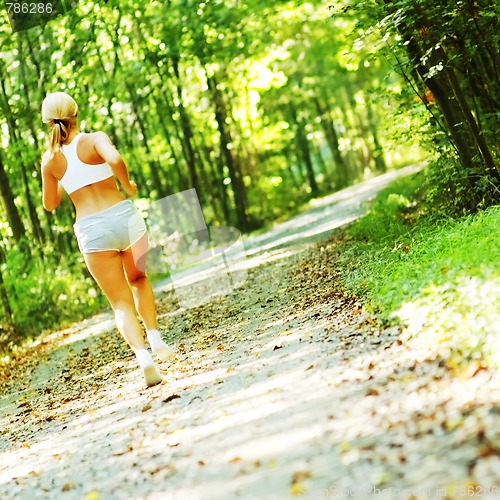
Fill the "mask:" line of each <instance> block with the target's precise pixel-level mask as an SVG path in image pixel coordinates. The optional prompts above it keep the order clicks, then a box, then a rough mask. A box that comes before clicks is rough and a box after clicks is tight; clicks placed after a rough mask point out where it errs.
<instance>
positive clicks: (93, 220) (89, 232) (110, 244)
mask: <svg viewBox="0 0 500 500" xmlns="http://www.w3.org/2000/svg"><path fill="white" fill-rule="evenodd" d="M73 228H74V230H75V235H76V239H77V240H78V246H79V247H80V251H81V252H82V253H93V252H104V251H106V250H116V251H123V250H127V249H129V248H130V247H131V246H132V245H133V244H134V243H136V242H137V241H139V240H140V239H141V238H142V237H143V236H144V234H146V231H147V228H146V224H145V222H144V219H143V218H142V216H141V214H140V213H139V211H138V210H137V208H136V207H135V205H134V203H133V202H132V201H131V200H123V201H120V202H119V203H117V204H116V205H113V206H112V207H110V208H107V209H106V210H103V211H102V212H98V213H96V214H93V215H88V216H87V217H82V218H81V219H78V220H77V221H76V222H75V224H74V225H73Z"/></svg>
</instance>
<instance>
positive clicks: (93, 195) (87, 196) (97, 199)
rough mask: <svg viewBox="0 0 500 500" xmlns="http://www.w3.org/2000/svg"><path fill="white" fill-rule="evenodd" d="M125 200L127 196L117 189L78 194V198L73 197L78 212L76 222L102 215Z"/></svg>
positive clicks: (88, 191)
mask: <svg viewBox="0 0 500 500" xmlns="http://www.w3.org/2000/svg"><path fill="white" fill-rule="evenodd" d="M125 200H126V198H125V196H123V194H122V193H120V192H119V191H118V190H117V189H116V188H115V189H113V190H111V189H107V190H105V191H104V190H101V191H100V192H96V191H95V190H86V192H81V193H78V196H74V197H73V196H72V197H71V201H72V202H73V205H74V206H75V210H76V220H80V219H83V218H85V217H89V216H91V215H95V214H98V213H101V212H103V211H105V210H108V209H110V208H112V207H114V206H115V205H117V204H118V203H121V202H123V201H125Z"/></svg>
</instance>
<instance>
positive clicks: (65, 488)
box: [62, 483, 75, 491]
mask: <svg viewBox="0 0 500 500" xmlns="http://www.w3.org/2000/svg"><path fill="white" fill-rule="evenodd" d="M74 487H75V485H74V484H73V483H64V484H63V487H62V490H63V491H71V490H72V489H73V488H74Z"/></svg>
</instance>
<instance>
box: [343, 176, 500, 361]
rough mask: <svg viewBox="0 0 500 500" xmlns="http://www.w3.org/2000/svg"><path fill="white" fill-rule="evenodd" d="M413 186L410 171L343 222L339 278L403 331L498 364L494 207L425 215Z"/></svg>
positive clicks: (499, 287)
mask: <svg viewBox="0 0 500 500" xmlns="http://www.w3.org/2000/svg"><path fill="white" fill-rule="evenodd" d="M420 185H421V176H420V175H417V176H416V177H414V178H412V179H410V180H406V181H404V180H403V181H400V182H398V183H397V184H395V185H393V186H391V188H389V189H388V190H386V191H384V192H383V193H381V194H380V196H379V197H378V198H377V200H376V202H375V203H374V204H373V206H372V209H371V210H370V212H369V213H368V214H367V216H366V217H364V218H363V219H361V220H359V221H358V222H356V223H354V224H353V225H352V226H351V227H350V229H349V231H348V234H349V235H350V237H351V238H352V239H351V241H350V242H349V243H348V244H347V246H346V248H345V249H343V252H342V256H341V264H342V266H344V267H345V268H346V269H348V270H349V272H346V273H345V275H344V284H345V285H346V286H347V287H348V288H349V289H350V290H352V291H353V292H355V293H356V294H358V295H359V296H361V297H364V299H365V301H366V306H367V307H368V308H372V309H373V310H375V311H376V312H377V313H378V314H379V315H380V317H381V318H382V319H383V320H385V321H388V322H393V321H397V322H399V323H402V324H403V325H405V326H406V335H407V336H418V337H419V338H420V339H421V340H422V341H425V342H427V343H428V344H429V345H431V344H439V343H443V344H446V345H449V347H450V349H451V351H452V352H453V353H458V356H459V357H460V358H461V359H471V358H481V359H486V360H487V361H488V362H492V363H494V364H500V356H499V354H498V353H499V352H500V349H499V348H500V232H499V230H498V228H500V207H499V206H495V207H490V208H489V209H487V210H486V211H483V212H479V213H477V214H476V215H468V216H465V217H462V218H459V219H451V218H449V217H445V216H444V215H443V214H439V213H438V214H432V215H431V212H432V211H431V210H430V209H429V207H425V205H422V204H421V203H420V204H417V199H418V197H419V196H420V194H419V193H420V190H419V188H418V186H420ZM412 191H413V193H412ZM422 206H424V207H425V208H424V209H422V208H421V207H422ZM419 207H420V208H419ZM424 339H425V340H424Z"/></svg>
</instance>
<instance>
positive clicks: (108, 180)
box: [42, 92, 175, 387]
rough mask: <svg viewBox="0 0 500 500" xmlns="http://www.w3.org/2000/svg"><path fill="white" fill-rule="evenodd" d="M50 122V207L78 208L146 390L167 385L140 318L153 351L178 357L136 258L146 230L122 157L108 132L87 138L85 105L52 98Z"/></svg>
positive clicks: (45, 193) (77, 227)
mask: <svg viewBox="0 0 500 500" xmlns="http://www.w3.org/2000/svg"><path fill="white" fill-rule="evenodd" d="M42 121H43V122H44V123H46V124H47V125H48V126H49V128H50V145H49V149H48V151H47V152H45V154H44V155H43V158H42V198H43V206H44V208H45V209H46V210H48V211H49V212H52V211H53V210H55V209H56V208H57V207H58V206H59V204H60V202H61V199H62V197H63V193H64V191H66V193H67V194H68V195H69V198H70V199H71V201H72V202H73V204H74V206H75V210H76V221H75V224H74V226H73V227H74V231H75V235H76V238H77V240H78V246H79V248H80V251H81V252H82V254H83V257H84V259H85V263H86V265H87V267H88V269H89V271H90V273H91V274H92V276H93V277H94V279H95V281H96V282H97V284H98V285H99V287H100V288H101V290H102V291H103V292H104V294H105V295H106V297H107V299H108V301H109V303H110V305H111V307H112V309H113V311H114V315H115V322H116V327H117V329H118V331H119V332H120V334H121V335H122V336H123V338H124V339H125V341H126V342H127V343H128V345H129V346H130V347H131V348H132V350H133V351H134V353H135V355H136V357H137V361H138V363H139V366H140V368H141V369H142V373H143V374H144V379H145V382H146V385H147V386H148V387H149V386H152V385H156V384H158V383H160V382H161V381H162V377H161V375H160V374H159V372H158V370H157V368H156V366H155V364H154V361H153V358H152V356H151V354H150V352H149V351H148V350H147V349H146V345H145V342H144V335H143V331H142V328H141V325H140V323H139V320H138V318H137V314H139V316H140V317H141V319H142V321H143V322H144V325H145V326H146V334H147V338H148V342H149V345H150V347H151V349H152V351H153V353H154V354H155V355H156V356H157V357H158V358H159V359H161V360H167V359H171V358H172V357H173V356H174V354H175V351H174V350H173V349H172V348H171V347H169V346H168V345H167V344H166V343H165V342H164V341H163V340H162V339H161V337H160V334H159V332H158V325H157V319H156V303H155V298H154V295H153V290H152V288H151V284H150V282H149V280H148V278H147V276H146V274H145V272H144V271H143V269H145V263H144V262H142V263H141V265H140V266H139V267H140V268H141V269H139V268H138V266H137V263H136V259H134V256H138V255H140V256H146V255H147V250H148V245H149V241H148V235H147V232H146V225H145V223H144V220H143V219H142V217H141V215H140V214H139V212H138V211H137V209H136V208H135V205H134V204H133V202H132V201H130V200H129V199H127V198H126V197H125V196H124V195H123V194H122V193H121V192H120V191H119V189H118V186H117V182H116V180H115V178H116V179H118V181H119V183H120V185H121V187H122V189H123V191H124V192H125V193H126V195H127V196H134V195H135V194H136V193H137V186H136V184H135V183H134V182H133V181H131V180H130V179H129V175H128V172H127V167H126V165H125V163H124V161H123V159H122V157H121V156H120V153H119V152H118V151H117V150H116V148H115V147H114V146H113V144H112V143H111V140H110V139H109V137H108V136H107V135H106V134H105V133H103V132H94V133H89V134H85V133H81V132H80V131H79V127H78V105H77V104H76V102H75V101H74V99H73V98H72V97H71V96H69V95H68V94H66V93H64V92H55V93H52V94H49V95H48V96H47V97H46V98H45V100H44V101H43V104H42Z"/></svg>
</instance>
